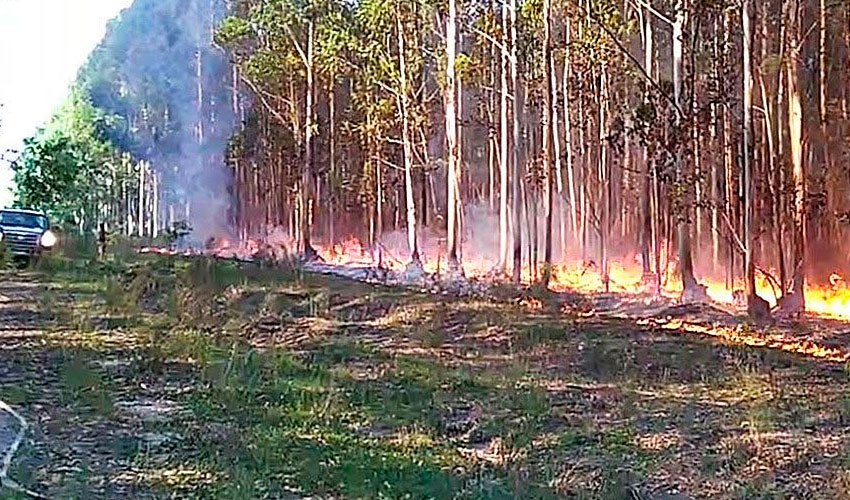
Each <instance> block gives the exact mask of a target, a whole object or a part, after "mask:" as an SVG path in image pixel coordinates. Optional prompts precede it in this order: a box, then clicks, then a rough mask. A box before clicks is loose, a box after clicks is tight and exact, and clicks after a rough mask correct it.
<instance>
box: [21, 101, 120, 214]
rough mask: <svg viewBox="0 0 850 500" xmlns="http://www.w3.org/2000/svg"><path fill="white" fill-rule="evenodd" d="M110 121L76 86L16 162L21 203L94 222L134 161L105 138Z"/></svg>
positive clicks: (27, 141) (26, 143) (31, 139)
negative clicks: (130, 163) (130, 162)
mask: <svg viewBox="0 0 850 500" xmlns="http://www.w3.org/2000/svg"><path fill="white" fill-rule="evenodd" d="M111 122H112V119H111V117H109V116H108V115H106V114H104V113H103V112H102V111H101V110H99V109H97V108H95V107H94V106H93V105H92V103H91V101H90V99H89V98H88V96H87V94H86V92H85V91H84V90H83V89H75V90H74V91H72V93H71V96H70V98H69V99H68V101H67V102H66V104H65V105H64V106H63V107H62V108H61V109H60V111H59V112H58V113H57V114H56V115H55V116H54V117H53V119H52V120H51V121H50V122H49V123H48V125H47V127H46V128H45V129H43V130H40V131H39V132H38V134H36V135H35V136H34V137H31V138H29V139H27V140H26V141H25V146H24V150H23V152H22V154H21V156H20V157H19V158H18V159H17V160H16V161H15V162H14V163H13V164H12V168H13V170H14V175H15V178H14V179H15V184H16V187H15V197H16V204H17V205H18V206H22V207H27V208H37V209H43V210H46V211H47V212H48V213H50V214H51V215H52V216H53V217H54V218H55V219H56V220H57V221H69V222H72V223H73V224H75V225H81V226H83V227H84V228H88V229H90V228H93V227H94V226H95V223H96V221H97V218H98V213H99V211H100V208H101V206H102V205H103V204H104V203H109V202H110V201H112V200H113V199H114V198H115V197H116V196H118V194H119V193H118V190H117V187H118V185H119V184H120V182H121V179H122V178H123V177H122V176H123V175H124V173H125V172H126V168H125V167H126V165H127V164H128V162H129V158H128V157H127V156H126V155H122V154H120V153H119V152H118V151H117V150H116V149H115V148H114V146H113V145H112V144H111V143H110V142H109V141H108V140H106V139H105V138H104V135H105V130H106V128H107V127H108V126H109V125H110V123H111Z"/></svg>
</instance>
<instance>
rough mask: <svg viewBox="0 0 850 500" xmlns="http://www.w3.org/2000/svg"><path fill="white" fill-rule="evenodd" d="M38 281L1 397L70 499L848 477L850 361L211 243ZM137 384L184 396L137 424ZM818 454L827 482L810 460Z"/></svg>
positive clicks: (77, 264) (762, 486)
mask: <svg viewBox="0 0 850 500" xmlns="http://www.w3.org/2000/svg"><path fill="white" fill-rule="evenodd" d="M38 276H39V278H37V279H38V280H40V281H41V282H43V283H44V284H45V287H46V289H45V290H46V291H45V292H44V295H42V296H41V297H42V298H41V299H40V300H38V304H37V306H38V307H39V308H40V309H41V310H43V311H49V313H50V314H49V315H48V316H49V319H48V320H46V321H45V324H44V325H43V326H44V327H45V332H46V333H45V337H44V339H43V342H42V341H35V342H33V343H32V344H29V345H28V346H26V348H21V349H17V350H13V351H12V352H11V353H10V358H9V359H10V360H11V363H12V366H14V368H12V369H11V370H12V371H13V372H15V373H18V374H19V375H20V376H21V377H22V379H23V380H24V383H15V384H13V383H4V382H2V381H0V397H3V398H4V399H5V400H7V401H10V402H12V403H14V404H16V405H18V406H20V407H22V408H24V410H25V412H26V413H27V415H28V416H30V417H31V418H33V419H34V421H35V422H36V426H35V430H34V432H35V434H34V435H33V438H32V441H33V442H32V444H31V445H30V446H28V447H25V449H24V450H22V452H21V453H22V454H21V457H20V458H19V460H18V461H16V464H15V469H14V471H13V475H14V476H15V477H18V478H20V479H21V480H22V481H24V482H26V483H27V484H31V485H33V487H41V488H46V489H47V490H48V491H50V492H51V493H52V494H53V496H54V497H55V498H122V497H127V496H128V493H127V492H126V491H123V490H119V489H116V488H119V486H114V484H122V483H120V481H119V479H120V478H124V477H126V476H127V475H128V474H129V475H130V476H132V479H131V480H130V482H131V484H133V487H132V488H134V489H133V492H134V497H137V498H175V497H176V498H222V499H224V498H227V499H239V498H244V499H255V498H290V497H291V498H302V497H308V496H313V497H333V498H346V499H379V498H387V499H396V498H397V499H402V498H409V499H420V498H421V499H426V498H434V499H508V498H539V499H544V498H578V499H591V498H593V499H619V498H628V495H631V494H632V493H631V492H632V490H633V489H635V488H643V489H645V490H647V491H649V490H653V489H657V488H661V489H665V488H670V487H673V486H675V487H676V488H678V489H679V490H682V491H685V492H687V493H688V494H689V495H691V496H693V497H695V498H699V497H712V498H730V499H731V498H780V497H781V498H784V497H786V496H787V495H786V493H787V492H788V491H791V490H788V489H787V488H786V486H788V485H789V484H791V483H793V484H794V485H795V488H797V489H795V490H793V491H795V492H797V493H799V491H808V492H810V494H811V495H812V496H811V497H812V498H837V497H840V496H841V495H843V494H846V493H847V490H846V488H845V486H844V485H846V484H850V481H848V480H847V479H846V477H847V476H846V474H845V473H844V472H843V471H844V469H845V467H846V463H847V461H846V459H845V458H843V457H846V456H850V453H848V452H847V451H846V450H850V447H848V442H847V438H846V436H845V432H844V430H843V428H844V424H846V421H847V419H848V416H847V415H848V414H850V411H849V410H848V408H850V405H848V403H847V401H848V398H847V396H846V394H848V393H850V391H848V389H850V384H848V377H847V376H846V374H845V373H844V372H843V371H842V370H840V369H839V370H833V369H832V368H830V367H824V366H821V365H816V364H812V363H809V362H804V361H801V360H799V359H798V358H795V357H794V356H792V355H788V354H776V353H771V352H767V351H757V350H752V349H746V348H739V347H735V346H721V345H717V344H713V343H711V342H709V341H705V340H703V339H698V338H691V337H683V336H675V337H668V336H664V335H662V334H650V333H647V332H640V331H639V330H637V329H636V328H635V326H634V325H630V324H627V323H623V322H617V321H606V320H603V319H599V318H592V317H591V318H579V317H577V316H571V315H569V314H565V315H561V314H560V313H558V312H556V311H558V309H559V308H558V307H556V306H553V307H547V308H546V310H544V311H530V310H528V309H526V308H524V307H523V306H521V305H518V304H515V303H506V302H499V301H488V300H480V299H456V298H453V299H446V298H442V297H436V296H428V295H421V294H414V293H411V292H409V291H405V290H399V289H393V288H387V287H378V286H369V285H364V284H358V283H353V282H349V281H344V280H339V279H334V278H329V277H319V276H312V275H306V274H299V273H297V272H294V271H292V270H291V269H282V270H270V269H267V268H266V269H264V268H260V267H258V266H253V265H247V264H236V263H224V262H213V261H208V260H203V259H198V260H184V259H167V258H158V257H156V258H155V257H131V256H128V255H124V256H121V257H120V258H117V259H114V260H111V261H109V262H103V263H93V262H91V261H80V260H79V259H63V258H61V257H54V258H53V259H52V260H51V261H50V262H48V263H45V264H44V265H43V267H42V268H41V270H39V271H38ZM544 299H545V300H547V301H551V300H553V299H552V298H551V297H544ZM140 400H144V401H149V400H154V401H161V400H164V401H169V402H171V403H173V405H174V406H175V407H176V408H177V410H175V411H174V412H172V413H168V414H166V416H165V417H164V418H156V419H151V420H144V419H142V420H140V419H139V418H136V417H133V416H132V415H129V414H128V413H127V410H126V406H127V402H128V401H129V402H133V401H140ZM44 415H50V419H49V420H44V421H39V420H36V418H37V417H43V416H44ZM80 434H82V435H83V437H79V435H80ZM151 436H153V437H151ZM819 440H820V441H819ZM830 440H831V441H830ZM812 443H816V444H812ZM72 445H73V446H72ZM74 446H76V447H77V448H79V449H82V450H86V451H85V453H88V454H89V455H90V456H91V457H92V458H87V459H83V460H80V459H79V454H80V453H82V452H79V451H74V450H77V448H74ZM819 446H821V447H824V449H821V448H818V447H819ZM826 448H829V450H826ZM833 448H835V450H833ZM63 453H66V454H67V456H74V457H77V458H74V459H73V460H71V459H69V458H67V456H66V455H63ZM75 453H77V455H74V454H75ZM812 457H815V458H816V459H813V458H812ZM813 460H814V461H813ZM57 461H60V462H61V461H68V462H69V463H72V464H73V465H72V466H68V467H67V468H64V469H62V468H60V470H61V471H64V472H60V473H50V472H49V471H50V470H52V469H55V468H56V466H57V463H56V462H57ZM812 463H817V467H818V469H817V470H818V474H820V476H819V477H826V478H827V479H826V480H817V481H812V482H811V483H806V482H805V481H802V480H800V479H799V477H800V474H804V475H805V473H806V472H808V470H809V468H810V467H813V465H812ZM756 465H758V466H756ZM671 477H674V478H679V479H678V480H677V483H676V484H672V485H671V484H670V479H669V478H671ZM110 484H113V486H108V485H110ZM104 485H107V486H104ZM110 488H112V489H110ZM801 488H802V490H801ZM805 488H808V489H807V490H806V489H805ZM777 495H779V496H777ZM0 498H5V497H3V494H2V493H0Z"/></svg>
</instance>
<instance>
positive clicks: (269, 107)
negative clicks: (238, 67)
mask: <svg viewBox="0 0 850 500" xmlns="http://www.w3.org/2000/svg"><path fill="white" fill-rule="evenodd" d="M241 79H242V81H243V82H245V84H247V85H248V86H249V87H251V90H253V91H254V94H255V95H256V96H257V97H258V98H259V99H260V102H261V103H262V104H263V106H264V107H265V108H266V110H267V111H268V112H269V113H271V114H272V116H274V117H275V118H277V120H278V121H280V123H281V125H285V126H287V127H288V126H290V125H292V122H291V121H289V120H287V119H286V117H285V116H283V115H282V114H281V113H280V111H278V110H276V109H275V108H274V107H273V106H272V105H271V104H269V102H268V101H267V100H266V98H265V97H264V92H262V91H261V90H260V89H259V88H258V87H257V85H256V84H255V83H254V82H252V81H251V80H250V79H249V78H247V77H246V76H245V75H242V78H241Z"/></svg>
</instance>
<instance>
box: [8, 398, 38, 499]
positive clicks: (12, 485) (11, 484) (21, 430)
mask: <svg viewBox="0 0 850 500" xmlns="http://www.w3.org/2000/svg"><path fill="white" fill-rule="evenodd" d="M0 412H5V413H7V414H9V415H11V416H12V417H13V418H15V420H17V421H18V434H17V435H16V436H15V440H14V441H13V442H12V444H11V445H10V446H9V449H8V450H6V451H5V453H4V454H3V461H2V462H0V487H3V488H8V489H10V490H12V491H16V492H18V493H23V494H24V495H26V496H28V497H30V498H47V497H45V496H43V495H40V494H38V493H36V492H34V491H30V490H28V489H26V488H24V487H23V486H21V485H19V484H18V483H16V482H15V481H13V480H12V479H10V478H9V467H11V465H12V457H14V456H15V452H16V451H18V448H19V447H20V446H21V443H22V442H23V440H24V435H25V434H26V431H27V421H26V420H24V417H22V416H21V415H19V414H18V412H16V411H15V410H13V409H12V408H11V407H10V406H9V405H7V404H6V403H5V402H4V401H3V400H0Z"/></svg>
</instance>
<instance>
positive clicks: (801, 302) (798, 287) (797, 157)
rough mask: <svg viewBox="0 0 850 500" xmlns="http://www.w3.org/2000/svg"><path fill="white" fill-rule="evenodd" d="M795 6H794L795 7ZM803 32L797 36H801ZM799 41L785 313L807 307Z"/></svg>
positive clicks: (791, 65) (793, 73) (794, 62)
mask: <svg viewBox="0 0 850 500" xmlns="http://www.w3.org/2000/svg"><path fill="white" fill-rule="evenodd" d="M791 10H792V11H794V10H795V9H794V8H793V7H792V9H791ZM792 16H793V17H792V19H794V21H793V22H792V23H790V26H789V31H792V32H794V33H798V32H799V20H798V19H796V17H797V16H796V14H792ZM798 36H799V35H797V37H798ZM795 45H796V44H795V43H794V41H793V40H792V43H791V44H790V47H789V49H790V50H789V56H788V57H787V58H786V60H785V71H786V74H787V80H788V143H789V145H790V147H791V166H792V173H793V177H794V267H793V271H792V276H793V280H792V284H791V289H790V291H789V294H788V295H787V296H786V297H783V301H782V304H781V308H782V310H783V312H784V313H785V314H792V315H796V314H800V313H802V312H803V311H804V310H805V306H806V299H805V295H804V290H805V262H806V172H805V168H804V166H803V109H802V106H801V102H800V85H799V76H798V71H799V70H798V65H799V62H798V58H799V54H798V52H797V50H796V49H795Z"/></svg>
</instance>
